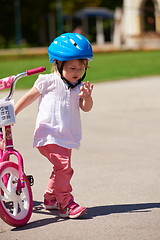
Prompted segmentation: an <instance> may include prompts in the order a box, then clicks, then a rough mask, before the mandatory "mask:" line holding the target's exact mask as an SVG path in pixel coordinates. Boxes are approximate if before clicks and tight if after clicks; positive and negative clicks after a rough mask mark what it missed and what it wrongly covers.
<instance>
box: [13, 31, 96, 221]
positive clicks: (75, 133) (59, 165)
mask: <svg viewBox="0 0 160 240" xmlns="http://www.w3.org/2000/svg"><path fill="white" fill-rule="evenodd" d="M48 54H49V59H50V63H54V67H55V71H54V72H53V73H50V74H40V75H39V77H38V79H37V80H36V82H35V84H34V86H33V87H32V88H31V89H30V90H29V92H28V93H26V94H25V95H24V96H23V97H22V98H21V99H20V100H19V101H18V102H17V103H16V105H15V114H18V113H19V112H20V111H21V110H22V109H24V108H25V107H27V106H28V105H30V104H31V103H32V102H34V101H35V100H36V99H37V98H39V107H38V116H37V120H36V127H35V132H34V143H33V146H34V147H37V148H38V150H39V151H40V153H41V154H42V155H44V156H45V157H46V158H47V159H48V160H49V161H50V162H51V163H52V164H53V171H52V174H51V176H50V179H49V182H48V185H47V188H46V191H45V194H44V208H45V209H47V210H51V209H59V210H60V216H61V217H66V218H77V217H79V216H81V215H82V214H84V213H85V212H86V208H85V207H82V206H79V205H78V204H77V203H75V202H74V197H73V196H72V194H71V192H72V187H71V184H70V180H71V177H72V175H73V169H72V167H71V152H72V149H73V148H79V146H80V140H81V121H80V111H79V108H81V109H82V110H83V111H86V112H88V111H90V110H91V108H92V106H93V100H92V96H91V93H92V89H93V85H91V84H90V82H84V83H83V84H82V80H83V79H84V78H85V76H86V71H87V67H88V61H91V60H92V58H93V53H92V47H91V44H90V43H89V41H88V40H87V39H86V38H85V37H84V36H82V35H80V34H77V33H65V34H62V35H60V36H59V37H57V38H56V39H55V40H54V41H53V42H52V43H51V45H50V46H49V48H48Z"/></svg>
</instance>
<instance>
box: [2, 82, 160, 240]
mask: <svg viewBox="0 0 160 240" xmlns="http://www.w3.org/2000/svg"><path fill="white" fill-rule="evenodd" d="M23 93H24V92H23V91H17V92H16V93H15V98H16V99H17V98H19V96H20V95H22V94H23ZM1 94H2V93H1ZM94 101H95V104H94V109H93V110H92V111H91V112H90V113H82V121H83V141H82V146H81V148H80V150H78V151H77V150H75V151H74V153H73V167H74V169H75V175H74V177H73V180H72V185H73V189H74V192H73V193H74V195H75V200H76V201H77V202H78V203H80V204H82V205H85V206H87V207H88V214H87V215H86V216H84V218H83V219H76V220H63V219H60V218H59V217H58V213H57V212H56V211H52V212H49V211H44V210H43V209H42V207H41V204H42V200H43V198H42V196H43V192H44V190H45V186H46V183H47V181H48V177H49V174H50V170H51V165H50V164H49V163H48V162H47V161H46V160H45V159H44V158H43V157H42V156H41V155H40V154H39V153H38V152H37V150H36V149H33V148H32V133H33V129H34V119H35V116H36V107H37V104H36V103H35V104H33V105H32V106H30V107H28V109H26V110H24V112H23V114H20V115H19V116H18V118H17V124H16V125H15V126H14V136H15V147H16V148H17V149H21V152H22V154H23V155H24V158H25V168H26V173H27V174H28V173H31V174H33V175H34V178H35V185H34V187H33V193H34V205H35V206H34V210H33V215H32V217H31V219H30V221H29V223H28V224H27V225H26V226H25V227H22V228H19V229H16V228H13V227H11V226H8V225H6V224H5V223H4V222H2V221H1V220H0V239H1V240H22V239H23V240H28V238H29V239H31V240H38V239H39V240H80V239H81V240H151V239H152V240H159V239H160V77H153V78H150V77H149V78H144V79H143V78H141V79H133V80H129V81H127V80H125V81H117V82H116V81H115V82H111V83H101V84H96V85H95V90H94Z"/></svg>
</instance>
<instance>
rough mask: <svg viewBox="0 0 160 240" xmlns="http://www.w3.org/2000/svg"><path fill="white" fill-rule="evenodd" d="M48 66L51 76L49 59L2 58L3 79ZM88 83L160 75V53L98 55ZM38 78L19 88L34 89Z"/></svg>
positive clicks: (0, 76)
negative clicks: (34, 83)
mask: <svg viewBox="0 0 160 240" xmlns="http://www.w3.org/2000/svg"><path fill="white" fill-rule="evenodd" d="M39 66H45V67H46V68H47V70H46V73H50V69H51V64H50V63H49V61H48V56H47V55H46V56H32V57H8V58H6V57H5V58H2V57H1V58H0V78H3V77H6V76H10V75H16V74H18V73H20V72H23V71H25V70H27V69H31V68H35V67H39ZM89 66H90V68H89V69H88V73H87V78H86V79H87V80H89V81H91V82H102V81H111V80H119V79H128V78H134V77H142V76H154V75H160V51H146V52H144V51H142V52H141V51H139V52H118V53H117V52H116V53H101V54H100V53H99V54H98V53H96V54H95V55H94V60H93V61H92V62H91V63H90V64H89ZM36 77H37V76H31V77H26V78H22V79H21V80H20V81H19V82H18V83H17V88H30V87H31V86H32V85H33V82H34V81H35V80H36Z"/></svg>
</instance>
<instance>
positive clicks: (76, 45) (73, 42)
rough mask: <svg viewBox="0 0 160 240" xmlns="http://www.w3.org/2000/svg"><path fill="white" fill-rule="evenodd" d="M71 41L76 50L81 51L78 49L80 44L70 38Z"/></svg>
mask: <svg viewBox="0 0 160 240" xmlns="http://www.w3.org/2000/svg"><path fill="white" fill-rule="evenodd" d="M69 40H70V42H71V43H72V44H73V45H74V46H75V47H76V48H78V49H80V48H79V47H78V44H77V43H76V42H75V41H74V40H73V39H72V38H70V39H69Z"/></svg>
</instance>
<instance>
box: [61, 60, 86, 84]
mask: <svg viewBox="0 0 160 240" xmlns="http://www.w3.org/2000/svg"><path fill="white" fill-rule="evenodd" d="M64 64H65V61H63V62H62V64H61V66H59V65H58V62H57V61H56V65H57V69H58V72H59V73H60V75H61V79H62V80H63V81H64V82H66V83H67V85H68V88H75V87H76V86H77V85H79V84H81V82H82V81H83V80H84V79H85V77H86V71H87V68H85V72H84V74H83V76H82V77H81V78H79V79H78V81H77V83H76V84H73V83H71V82H70V81H68V80H67V79H66V78H65V77H63V67H64Z"/></svg>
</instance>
